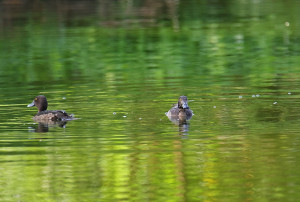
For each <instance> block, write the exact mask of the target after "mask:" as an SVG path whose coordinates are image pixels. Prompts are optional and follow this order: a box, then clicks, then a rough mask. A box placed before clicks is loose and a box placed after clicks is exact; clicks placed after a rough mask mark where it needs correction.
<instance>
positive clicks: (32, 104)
mask: <svg viewBox="0 0 300 202" xmlns="http://www.w3.org/2000/svg"><path fill="white" fill-rule="evenodd" d="M34 106H35V105H34V101H33V102H32V103H30V104H29V105H27V107H34Z"/></svg>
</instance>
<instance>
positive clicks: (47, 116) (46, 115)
mask: <svg viewBox="0 0 300 202" xmlns="http://www.w3.org/2000/svg"><path fill="white" fill-rule="evenodd" d="M34 106H36V107H37V108H38V110H39V111H38V113H37V114H36V115H35V116H34V117H33V119H34V120H36V121H39V120H41V121H45V120H51V121H64V120H71V119H73V115H69V114H67V113H66V112H65V111H64V110H52V111H50V110H47V107H48V102H47V98H46V97H45V96H43V95H39V96H36V97H35V98H34V100H33V101H32V103H31V104H29V105H27V107H34Z"/></svg>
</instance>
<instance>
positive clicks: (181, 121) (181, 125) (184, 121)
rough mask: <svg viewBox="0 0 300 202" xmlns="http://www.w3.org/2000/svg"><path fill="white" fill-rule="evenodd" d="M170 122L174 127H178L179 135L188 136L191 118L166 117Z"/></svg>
mask: <svg viewBox="0 0 300 202" xmlns="http://www.w3.org/2000/svg"><path fill="white" fill-rule="evenodd" d="M167 117H168V118H169V120H170V121H172V122H173V123H174V124H175V125H177V126H178V132H179V135H188V131H189V127H190V122H189V120H190V119H191V118H192V116H188V117H180V116H178V117H174V116H167Z"/></svg>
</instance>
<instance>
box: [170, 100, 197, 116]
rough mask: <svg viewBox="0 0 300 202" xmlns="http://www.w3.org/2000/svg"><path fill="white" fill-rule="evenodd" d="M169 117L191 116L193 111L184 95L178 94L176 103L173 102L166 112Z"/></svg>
mask: <svg viewBox="0 0 300 202" xmlns="http://www.w3.org/2000/svg"><path fill="white" fill-rule="evenodd" d="M167 116H169V117H186V118H187V119H189V118H191V117H192V116H193V111H192V110H191V109H190V107H189V106H188V99H187V97H186V96H184V95H183V96H180V97H179V99H178V103H177V104H175V106H174V107H172V108H171V109H170V110H169V111H168V112H167Z"/></svg>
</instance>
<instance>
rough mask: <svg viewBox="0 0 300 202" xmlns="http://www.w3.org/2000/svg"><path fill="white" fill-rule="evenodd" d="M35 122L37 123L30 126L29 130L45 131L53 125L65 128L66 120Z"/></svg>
mask: <svg viewBox="0 0 300 202" xmlns="http://www.w3.org/2000/svg"><path fill="white" fill-rule="evenodd" d="M37 123H38V124H36V125H34V127H30V132H37V133H45V132H49V128H53V127H61V128H65V127H66V124H67V121H52V120H45V121H38V122H37Z"/></svg>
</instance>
